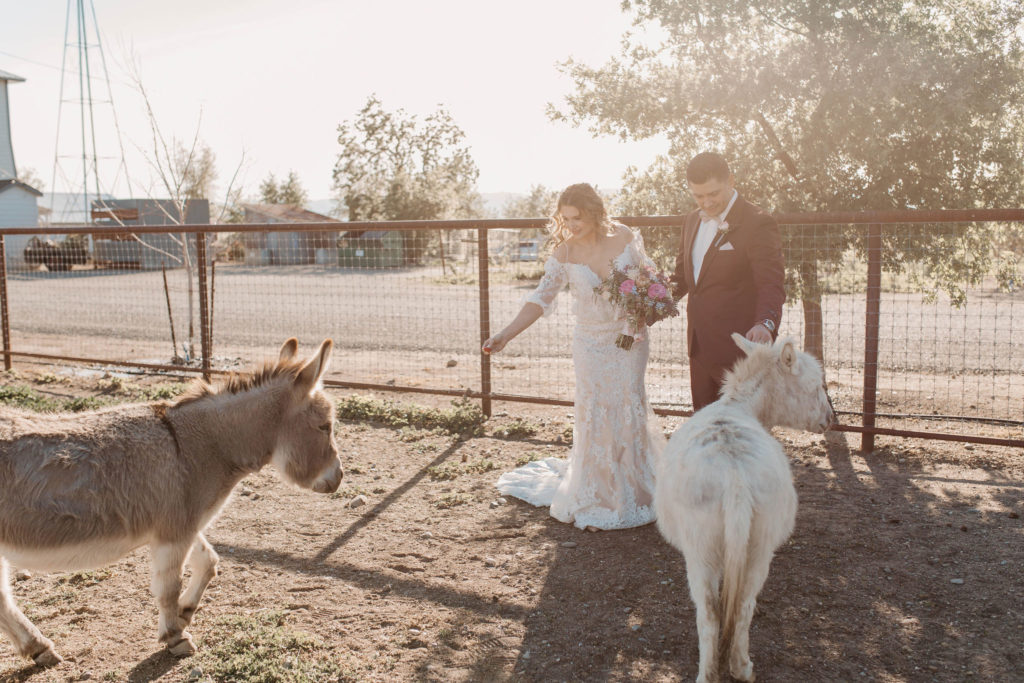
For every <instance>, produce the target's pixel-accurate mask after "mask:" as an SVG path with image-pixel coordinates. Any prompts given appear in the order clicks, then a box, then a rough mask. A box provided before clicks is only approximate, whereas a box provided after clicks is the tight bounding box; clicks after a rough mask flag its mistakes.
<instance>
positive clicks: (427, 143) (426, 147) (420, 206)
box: [334, 95, 482, 261]
mask: <svg viewBox="0 0 1024 683" xmlns="http://www.w3.org/2000/svg"><path fill="white" fill-rule="evenodd" d="M465 137H466V135H465V133H464V132H463V131H462V129H461V128H459V127H458V125H456V123H455V121H454V119H452V117H451V115H450V114H449V113H448V112H447V111H445V110H444V109H443V108H440V107H439V108H438V109H437V111H436V112H434V113H433V114H431V115H429V116H427V117H426V118H425V119H423V120H422V121H420V120H419V119H418V118H417V117H416V116H414V115H410V114H407V113H406V112H405V111H404V110H403V109H399V110H397V111H394V112H389V111H386V110H385V109H384V106H383V103H382V102H381V101H380V100H379V99H378V98H377V96H376V95H371V96H370V97H369V98H368V99H367V101H366V105H365V106H364V107H363V108H362V109H361V110H360V111H359V115H358V116H357V117H356V118H355V120H353V121H346V122H344V123H342V124H341V125H339V126H338V144H339V145H341V152H340V153H339V154H338V160H337V163H336V164H335V167H334V188H335V197H336V199H337V201H338V209H339V213H347V214H348V218H349V220H350V221H367V220H370V221H372V220H428V219H446V218H447V219H455V218H474V217H477V216H479V215H480V214H481V213H482V208H481V201H480V196H479V194H478V193H477V190H476V180H477V176H478V175H479V171H478V170H477V167H476V163H475V162H474V161H473V158H472V156H471V155H470V151H469V146H468V145H467V144H466V142H465ZM405 237H406V243H405V244H406V255H407V257H408V258H409V259H410V260H412V261H418V260H419V259H420V258H421V256H422V254H423V252H424V251H425V250H426V248H427V246H428V245H427V244H426V240H424V239H422V236H420V235H418V234H417V233H407V234H406V236H405Z"/></svg>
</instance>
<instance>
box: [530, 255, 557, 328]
mask: <svg viewBox="0 0 1024 683" xmlns="http://www.w3.org/2000/svg"><path fill="white" fill-rule="evenodd" d="M567 282H568V278H567V277H566V273H565V266H564V264H562V263H561V262H560V261H559V260H558V259H556V258H555V257H554V255H552V256H549V257H548V260H547V262H546V263H545V264H544V275H543V277H541V279H540V282H539V283H538V284H537V288H536V289H534V290H533V291H532V292H530V293H529V294H528V295H526V297H525V298H524V299H523V303H524V304H525V303H534V304H537V305H538V306H540V307H541V308H542V309H543V310H544V315H551V312H552V311H554V310H555V297H556V296H558V293H559V292H560V291H562V289H564V288H565V285H566V283H567Z"/></svg>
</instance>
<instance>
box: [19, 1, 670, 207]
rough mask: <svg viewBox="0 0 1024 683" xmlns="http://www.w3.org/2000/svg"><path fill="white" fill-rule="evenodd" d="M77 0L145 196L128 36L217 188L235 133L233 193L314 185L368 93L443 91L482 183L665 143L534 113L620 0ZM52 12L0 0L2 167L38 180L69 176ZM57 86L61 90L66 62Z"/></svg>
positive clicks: (605, 48)
mask: <svg viewBox="0 0 1024 683" xmlns="http://www.w3.org/2000/svg"><path fill="white" fill-rule="evenodd" d="M73 4H74V3H73ZM91 5H94V7H95V14H96V18H97V20H98V23H99V27H100V31H101V38H102V41H103V47H104V52H105V54H106V62H107V66H108V69H109V71H110V79H111V85H112V90H113V101H114V102H115V104H116V107H117V115H118V119H119V121H120V127H121V131H122V140H123V144H124V146H125V149H126V152H127V161H128V168H129V173H130V175H131V178H132V182H133V185H135V186H136V190H135V195H136V196H147V194H146V191H145V190H144V189H143V190H142V191H140V189H139V188H140V187H141V188H146V187H150V186H151V184H152V182H153V181H152V180H151V171H150V168H149V166H148V165H147V163H146V162H145V160H144V158H143V156H142V153H141V151H140V149H139V148H140V147H142V148H144V149H145V150H146V151H147V153H148V154H149V156H152V153H151V151H150V150H151V145H152V143H151V135H150V132H149V127H148V125H147V123H146V120H145V116H144V105H143V102H142V98H141V97H140V96H139V94H138V93H137V91H135V90H134V89H133V88H132V87H131V85H130V79H129V77H128V71H127V69H128V64H129V62H130V61H131V55H132V53H134V55H135V57H134V59H135V61H136V63H137V64H138V65H139V67H140V71H141V76H142V80H143V83H144V85H145V87H146V89H147V90H148V91H149V94H150V99H151V102H152V105H153V108H154V110H155V114H156V116H157V119H158V121H159V123H160V125H161V127H162V128H163V130H164V133H165V134H166V135H168V136H170V135H174V136H176V137H178V138H180V139H184V140H186V141H191V139H192V137H193V135H194V133H195V130H196V125H197V122H198V121H199V117H200V112H201V113H202V123H201V130H200V137H201V139H202V140H204V141H205V142H206V143H207V144H209V145H210V147H211V148H212V149H213V151H214V153H215V154H216V158H217V169H218V171H219V181H218V188H217V192H218V193H223V191H224V189H225V187H226V185H227V181H228V179H229V177H230V175H231V173H232V172H233V170H234V168H235V167H236V166H237V165H238V162H239V160H240V159H241V158H242V154H243V151H244V153H245V156H246V159H247V162H246V166H245V168H244V170H243V173H244V187H245V189H246V191H247V194H252V193H254V192H255V190H256V188H257V186H258V184H259V182H260V180H262V179H263V178H264V177H266V175H267V173H269V172H273V173H275V175H276V176H277V177H279V178H280V177H283V176H284V175H286V174H287V172H288V171H289V170H294V171H295V172H296V173H298V175H299V177H300V179H301V181H302V184H303V185H304V186H305V187H306V189H307V190H308V192H309V195H310V198H311V199H325V198H327V197H329V196H330V195H331V170H332V168H333V166H334V162H335V159H336V156H337V153H338V145H337V132H336V131H337V126H338V124H339V123H341V122H342V121H345V120H351V119H353V118H354V117H355V116H356V114H357V113H358V111H359V109H360V108H361V107H362V106H363V104H364V103H365V102H366V99H367V97H368V96H369V95H370V94H371V93H377V95H378V96H379V97H380V98H381V99H382V100H383V103H384V106H385V108H387V109H389V110H395V109H398V108H402V109H405V110H406V111H407V112H409V113H414V114H419V115H420V116H421V117H422V116H425V115H427V114H429V113H430V112H432V111H434V110H435V109H436V108H437V105H438V104H442V105H444V106H445V107H446V108H447V109H448V110H449V112H450V113H451V114H452V116H453V117H454V119H455V121H456V122H457V123H458V124H459V126H461V127H462V129H463V130H464V131H465V132H466V135H467V139H468V142H469V144H470V145H471V147H472V153H473V157H474V159H475V160H476V163H477V165H478V167H479V168H480V179H479V189H480V190H481V191H482V192H526V191H528V190H529V188H530V187H531V186H532V185H533V184H535V183H542V184H544V185H547V186H549V187H554V188H559V187H563V186H565V185H568V184H570V183H574V182H580V181H587V182H591V183H595V184H597V185H598V186H599V187H604V188H612V187H618V186H619V185H620V183H621V177H622V173H623V171H624V170H625V169H626V167H627V166H629V165H631V164H633V165H637V166H640V167H645V166H647V165H648V164H649V163H650V162H651V161H652V160H653V159H654V156H655V155H656V154H657V153H659V152H661V151H663V150H664V149H665V147H666V144H665V142H664V140H650V141H644V142H639V143H621V142H619V141H618V140H616V139H613V138H597V139H595V138H593V137H592V136H591V135H590V133H588V132H587V131H586V130H580V129H573V128H572V127H570V126H569V125H567V124H556V123H552V122H550V121H549V120H548V119H547V116H546V115H545V107H546V105H547V103H549V102H554V103H556V104H557V103H560V102H561V101H562V98H564V97H565V96H566V95H567V94H569V93H570V92H571V83H570V81H569V79H568V78H566V77H565V76H563V75H561V74H560V73H559V71H558V69H557V68H556V63H558V62H561V61H564V60H565V59H567V58H569V57H573V58H575V59H577V60H579V61H584V62H586V63H589V64H592V65H599V64H602V63H603V62H604V61H605V60H606V59H607V58H608V57H610V56H611V55H613V54H615V53H616V52H617V50H618V45H619V40H620V38H621V37H622V34H623V32H624V31H625V30H626V29H628V28H629V17H628V15H626V14H624V13H622V12H621V10H620V8H619V0H516V1H515V2H507V1H503V2H497V1H494V0H432V1H431V2H424V1H423V0H289V1H288V2H279V1H278V0H175V2H139V1H138V0H86V2H85V7H86V14H87V16H88V15H90V14H91V11H92V10H91ZM66 15H67V0H35V1H33V2H5V3H3V5H2V6H0V70H2V71H9V72H11V73H14V74H17V75H19V76H23V77H25V78H26V82H25V83H15V84H11V85H10V87H9V91H8V92H9V94H10V98H11V127H12V135H13V140H14V154H15V160H16V163H17V164H18V168H19V170H24V169H25V168H26V167H30V168H32V169H34V170H35V171H36V173H37V175H38V176H39V177H41V178H42V180H43V182H44V184H45V186H46V187H45V189H46V190H47V191H51V190H57V191H79V188H80V187H81V176H82V169H81V165H82V164H81V159H80V157H81V120H80V108H79V105H78V103H77V101H76V102H70V103H65V104H64V105H63V109H62V113H61V123H60V126H59V127H60V131H59V135H58V125H57V114H58V103H59V101H60V95H59V93H60V78H61V72H60V68H59V67H60V65H61V60H62V55H63V52H64V43H65V39H64V36H65V19H66ZM89 18H90V21H89V26H90V40H91V41H92V40H93V39H92V33H91V26H92V22H91V17H89ZM75 27H76V24H75V22H74V17H73V16H72V21H71V29H70V34H71V37H70V38H69V39H68V42H71V43H75V42H77V41H75V39H74V34H75ZM75 50H76V48H75V47H71V48H69V54H68V64H69V67H70V68H71V69H75V68H77V59H73V55H74V53H75ZM89 57H90V61H91V66H92V73H93V75H94V77H95V78H94V80H93V88H92V90H93V99H94V100H96V101H100V100H106V99H107V94H106V83H105V81H104V80H102V75H103V69H102V63H101V62H100V59H99V52H98V51H97V50H95V49H91V50H89ZM64 97H65V99H71V100H77V98H78V76H77V74H76V73H74V72H73V71H69V72H68V73H67V75H66V76H65V84H64ZM109 111H110V106H109V105H104V104H98V105H96V106H95V112H96V115H95V120H96V126H97V131H96V135H97V147H98V148H99V150H100V155H101V156H109V157H116V156H118V155H119V151H118V147H117V143H116V138H115V137H114V136H113V128H114V127H113V123H112V118H111V117H110V115H109ZM58 139H59V142H60V144H59V146H60V148H61V149H60V153H61V155H65V156H69V157H72V158H70V159H61V161H60V164H59V167H60V169H61V170H60V173H59V174H58V176H59V177H58V178H57V182H56V185H54V182H53V179H52V176H53V167H54V150H55V146H56V143H57V142H58ZM75 157H77V160H76V159H75ZM104 165H105V164H103V163H101V169H102V168H103V167H104ZM106 165H108V166H111V167H112V166H113V164H112V163H108V164H106ZM112 172H113V171H112V170H107V171H106V175H108V176H110V175H111V174H112ZM60 176H64V177H66V178H67V179H62V178H61V177H60ZM101 182H102V183H103V184H104V185H110V184H111V183H113V179H112V178H107V179H103V178H101ZM70 183H74V184H75V187H70V186H69V185H70ZM149 191H150V192H152V193H153V194H152V196H160V195H161V194H162V193H160V192H159V191H158V190H156V189H152V190H149ZM124 192H125V190H124V189H123V188H115V194H124Z"/></svg>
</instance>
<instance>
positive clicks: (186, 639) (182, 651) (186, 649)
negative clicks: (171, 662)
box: [167, 631, 196, 657]
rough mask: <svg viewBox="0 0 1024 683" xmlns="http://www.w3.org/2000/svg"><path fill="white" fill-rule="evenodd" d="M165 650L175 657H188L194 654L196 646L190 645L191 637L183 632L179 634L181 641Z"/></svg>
mask: <svg viewBox="0 0 1024 683" xmlns="http://www.w3.org/2000/svg"><path fill="white" fill-rule="evenodd" d="M167 649H168V650H169V651H170V653H171V654H172V655H174V656H175V657H188V656H190V655H194V654H195V653H196V646H195V645H193V644H192V636H191V635H189V634H188V633H186V632H185V631H182V632H181V640H179V641H178V642H177V643H175V644H174V645H168V646H167Z"/></svg>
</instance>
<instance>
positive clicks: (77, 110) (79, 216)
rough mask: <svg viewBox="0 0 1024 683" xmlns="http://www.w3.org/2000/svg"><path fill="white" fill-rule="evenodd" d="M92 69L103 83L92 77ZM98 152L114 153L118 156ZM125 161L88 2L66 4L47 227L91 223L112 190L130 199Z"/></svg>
mask: <svg viewBox="0 0 1024 683" xmlns="http://www.w3.org/2000/svg"><path fill="white" fill-rule="evenodd" d="M72 30H73V31H74V34H72ZM94 66H99V67H101V69H100V70H101V71H102V77H94V76H93V67H94ZM64 105H70V106H69V107H67V108H65V106H64ZM97 133H99V137H97ZM101 148H102V149H106V150H108V151H109V150H111V149H113V148H116V150H117V154H116V155H110V154H104V153H101ZM124 156H125V155H124V149H123V147H122V145H121V131H120V127H119V125H118V122H117V110H116V109H115V107H114V97H113V92H112V90H111V88H110V75H109V73H108V71H107V60H106V56H105V55H104V53H103V44H102V42H101V39H100V31H99V24H98V22H97V20H96V8H95V6H94V5H93V1H92V0H67V18H66V22H65V26H64V57H63V60H62V63H61V76H60V99H59V105H58V108H57V141H56V144H55V152H54V159H53V175H52V182H51V184H50V188H51V190H52V192H53V194H52V204H53V206H52V207H51V209H52V214H51V222H52V223H54V224H61V223H63V224H75V223H78V224H82V223H91V222H92V216H91V213H92V212H91V210H92V209H93V208H95V205H96V204H97V202H98V203H99V205H100V206H105V205H106V202H107V201H108V200H110V199H112V198H113V197H112V194H111V193H112V192H113V191H114V189H115V187H126V188H127V195H128V196H131V184H130V183H131V181H130V179H129V178H128V174H127V168H126V167H125V161H124Z"/></svg>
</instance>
